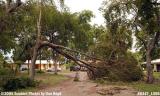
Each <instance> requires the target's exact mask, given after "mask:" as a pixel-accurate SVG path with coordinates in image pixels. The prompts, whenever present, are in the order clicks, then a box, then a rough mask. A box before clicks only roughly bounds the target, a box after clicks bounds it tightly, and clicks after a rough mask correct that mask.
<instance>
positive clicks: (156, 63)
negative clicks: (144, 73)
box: [142, 59, 160, 72]
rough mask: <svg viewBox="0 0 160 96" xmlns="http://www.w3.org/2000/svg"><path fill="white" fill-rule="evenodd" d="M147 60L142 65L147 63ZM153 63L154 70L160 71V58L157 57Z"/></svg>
mask: <svg viewBox="0 0 160 96" xmlns="http://www.w3.org/2000/svg"><path fill="white" fill-rule="evenodd" d="M146 63H147V62H143V63H142V65H146ZM151 64H152V65H153V71H155V72H160V59H155V60H152V61H151Z"/></svg>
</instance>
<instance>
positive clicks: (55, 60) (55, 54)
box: [52, 50, 58, 75]
mask: <svg viewBox="0 0 160 96" xmlns="http://www.w3.org/2000/svg"><path fill="white" fill-rule="evenodd" d="M52 54H53V60H54V74H55V75H57V74H58V72H57V71H58V70H57V63H58V62H57V61H58V60H57V59H58V54H57V53H55V52H54V50H53V51H52Z"/></svg>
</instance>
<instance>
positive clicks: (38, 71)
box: [37, 70, 45, 74]
mask: <svg viewBox="0 0 160 96" xmlns="http://www.w3.org/2000/svg"><path fill="white" fill-rule="evenodd" d="M37 73H40V74H41V73H45V72H44V71H42V70H37Z"/></svg>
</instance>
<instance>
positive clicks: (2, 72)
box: [0, 68, 13, 76]
mask: <svg viewBox="0 0 160 96" xmlns="http://www.w3.org/2000/svg"><path fill="white" fill-rule="evenodd" d="M1 75H3V76H4V75H13V71H12V70H11V69H10V68H0V76H1Z"/></svg>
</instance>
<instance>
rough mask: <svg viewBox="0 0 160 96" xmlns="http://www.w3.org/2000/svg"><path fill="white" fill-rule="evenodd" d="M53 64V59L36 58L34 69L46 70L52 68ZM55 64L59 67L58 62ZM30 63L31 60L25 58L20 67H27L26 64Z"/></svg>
mask: <svg viewBox="0 0 160 96" xmlns="http://www.w3.org/2000/svg"><path fill="white" fill-rule="evenodd" d="M54 64H55V62H54V61H53V60H36V62H35V69H40V67H41V69H42V70H47V69H49V68H53V67H54ZM56 64H57V68H60V66H59V64H60V63H59V62H57V63H56ZM30 65H31V60H26V61H25V62H24V64H22V65H21V69H22V68H27V69H28V66H30Z"/></svg>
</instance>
